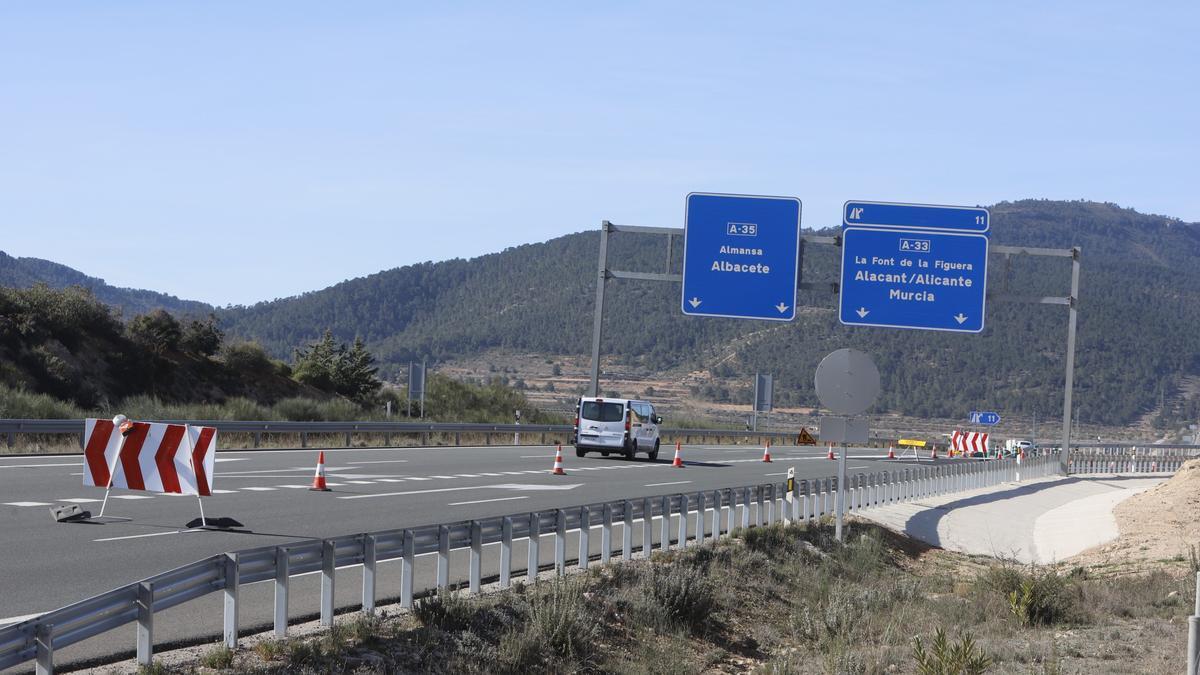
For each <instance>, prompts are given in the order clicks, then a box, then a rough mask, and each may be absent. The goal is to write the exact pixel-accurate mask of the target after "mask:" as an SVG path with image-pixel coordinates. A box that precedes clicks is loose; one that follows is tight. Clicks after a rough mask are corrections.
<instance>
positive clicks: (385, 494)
mask: <svg viewBox="0 0 1200 675" xmlns="http://www.w3.org/2000/svg"><path fill="white" fill-rule="evenodd" d="M478 489H479V488H478V487H476V486H473V485H470V486H461V487H451V488H433V489H430V490H408V491H406V492H380V493H377V494H370V495H349V496H346V497H338V499H372V498H375V497H403V496H405V495H427V494H431V493H434V492H458V491H461V490H478Z"/></svg>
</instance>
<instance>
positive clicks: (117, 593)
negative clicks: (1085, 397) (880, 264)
mask: <svg viewBox="0 0 1200 675" xmlns="http://www.w3.org/2000/svg"><path fill="white" fill-rule="evenodd" d="M1057 469H1058V457H1057V454H1055V453H1051V454H1046V455H1042V456H1040V457H1036V458H1029V459H1026V460H1024V461H1023V462H1021V463H1018V462H1017V461H1016V460H1012V459H1007V460H993V461H987V462H963V463H955V464H940V465H936V466H931V467H920V468H910V469H903V470H898V471H893V472H886V471H885V472H879V473H872V474H858V475H855V476H851V477H848V478H847V480H846V483H845V488H846V489H845V490H844V492H842V494H843V497H842V499H843V500H844V501H843V503H844V504H845V511H846V512H848V513H854V512H856V511H859V510H862V509H869V508H873V507H879V506H886V505H889V504H895V503H900V502H908V501H912V500H916V499H921V498H923V497H927V496H934V495H941V494H952V493H957V492H964V491H968V490H974V489H978V488H983V487H988V486H992V485H998V484H1000V483H1004V482H1011V481H1014V480H1019V479H1020V478H1027V479H1030V478H1039V477H1044V476H1048V475H1052V474H1054V473H1055V472H1056V471H1057ZM838 491H839V488H838V485H837V479H836V478H826V479H818V480H799V481H794V482H793V485H792V489H791V491H788V490H787V489H786V485H785V484H780V483H766V484H757V485H744V486H737V487H729V488H723V489H718V490H705V491H699V492H687V493H676V494H670V495H663V496H655V497H645V498H637V499H619V500H612V501H607V502H601V503H595V504H586V505H581V506H574V507H569V508H560V509H552V510H544V511H536V512H532V513H519V514H511V515H506V516H496V517H492V518H485V519H478V520H470V521H460V522H455V523H446V524H435V525H427V526H423V527H415V528H404V529H396V530H386V531H382V532H369V533H361V534H352V535H347V536H344V537H336V538H332V539H313V540H307V541H301V542H295V543H291V544H288V545H286V546H268V547H260V548H254V549H247V550H243V551H237V552H233V553H224V554H220V555H215V556H211V557H208V558H205V559H203V560H199V561H196V562H194V563H191V564H189V565H184V566H182V567H179V568H176V569H173V570H170V571H168V572H164V573H162V574H158V575H155V576H153V577H150V578H148V579H145V580H142V581H139V582H137V583H132V584H128V585H126V586H122V587H120V588H116V589H113V590H111V591H108V592H107V593H102V594H100V595H97V596H95V597H92V598H89V599H87V600H84V601H82V602H77V603H75V604H72V605H68V606H67V607H63V608H61V609H58V610H54V611H52V612H47V613H45V614H42V615H40V616H37V617H34V618H30V619H26V620H25V621H22V622H20V623H17V624H14V625H12V626H8V627H5V628H2V629H0V669H4V668H10V667H13V666H17V665H20V664H22V663H26V662H28V661H31V660H32V661H35V663H36V671H37V672H38V673H52V672H53V671H54V663H55V651H56V650H59V649H63V648H65V647H68V646H70V645H74V644H77V643H81V642H83V641H85V640H88V639H90V638H93V637H96V636H98V635H100V634H102V633H104V632H106V631H109V630H112V629H114V628H117V627H120V626H123V625H127V624H130V623H132V624H135V625H136V631H135V633H136V640H135V641H136V653H137V662H138V663H139V664H141V665H147V664H150V663H151V661H152V659H153V656H154V643H155V634H154V616H155V614H156V613H159V612H163V611H166V610H168V609H171V608H173V607H177V606H180V605H183V604H185V603H188V602H191V601H194V600H197V599H199V598H202V597H204V596H208V595H209V594H212V593H221V594H222V600H223V602H222V606H223V623H222V634H223V642H224V644H225V645H226V646H228V647H230V648H236V647H237V645H238V638H239V632H240V630H241V628H242V627H241V625H240V623H239V615H240V613H241V610H242V609H243V607H242V602H241V600H240V598H239V590H241V589H242V588H243V587H246V586H248V585H252V584H259V583H265V582H270V583H273V585H274V603H273V617H274V633H275V635H276V636H277V637H284V636H285V635H286V633H287V629H288V625H289V622H294V621H295V620H296V619H297V618H298V617H291V616H289V590H290V586H291V581H292V580H293V579H294V578H295V577H297V576H301V575H308V574H314V573H315V574H319V575H320V596H319V597H320V612H319V618H320V623H321V625H322V626H332V625H333V617H334V613H335V609H336V608H335V603H334V588H335V583H336V576H337V571H338V570H339V569H341V570H345V569H346V568H361V571H362V601H361V607H362V609H363V610H364V611H366V612H373V611H375V608H376V601H377V598H378V584H377V579H378V577H377V566H378V564H379V563H380V562H384V561H397V562H399V564H400V584H399V605H400V607H401V608H402V609H410V608H411V607H412V603H413V600H414V597H417V596H419V595H420V594H421V592H420V591H418V589H415V588H414V569H415V568H416V567H417V563H418V560H417V558H418V557H426V556H432V557H434V558H435V563H434V564H435V567H436V583H435V584H434V585H433V587H432V588H449V587H450V586H451V585H452V583H453V584H455V585H458V584H461V583H462V582H464V581H465V582H466V584H467V591H468V592H469V593H473V594H474V593H479V592H480V590H481V586H482V584H483V583H484V581H485V578H484V575H483V557H484V556H483V549H484V546H485V545H496V544H498V545H499V547H500V552H499V556H498V558H499V560H498V567H499V571H498V574H496V575H489V576H493V578H495V579H496V580H497V581H498V582H499V586H500V588H507V587H508V586H509V585H510V584H511V582H512V580H513V575H514V572H516V573H523V574H524V575H526V576H528V577H529V578H530V579H533V578H535V577H536V576H537V571H538V570H539V569H542V568H546V569H553V570H555V571H556V573H557V574H560V575H561V574H564V573H565V572H566V569H567V565H568V564H569V563H573V564H575V565H576V566H578V567H579V568H581V569H585V568H587V567H588V565H589V563H590V562H591V561H592V560H599V561H600V562H602V563H608V562H610V561H612V560H613V558H614V556H619V557H620V559H622V560H631V559H633V556H634V554H635V553H638V554H639V555H645V554H646V553H647V552H651V551H653V550H654V548H655V545H656V542H655V535H654V531H655V530H656V529H657V530H658V537H657V547H658V549H659V550H664V549H667V548H670V547H672V545H674V546H675V547H677V548H678V547H683V546H686V545H688V542H689V541H691V542H694V543H695V544H698V543H703V542H705V541H709V540H712V539H716V538H719V537H724V536H728V535H729V534H730V532H731V531H732V530H734V529H736V528H739V527H741V528H748V527H760V526H763V525H770V524H773V523H775V522H777V521H783V522H793V521H799V522H806V521H809V520H812V519H814V518H819V517H822V516H828V515H831V514H832V513H833V512H834V510H835V508H836V506H835V502H836V501H837V500H836V499H835V498H834V497H835V495H836V494H837V493H838ZM656 520H657V521H658V523H657V525H655V522H654V521H656ZM647 525H649V526H647ZM596 528H598V529H599V530H600V532H599V541H598V542H594V540H593V530H594V529H596ZM617 528H619V529H620V532H619V535H620V536H619V545H618V539H617V538H616V537H615V536H614V534H615V532H614V531H615V530H616V529H617ZM637 530H640V537H635V531H637ZM568 535H571V538H574V539H576V540H577V551H578V552H577V553H576V554H575V555H574V556H572V557H570V558H568ZM543 537H552V544H551V545H552V547H553V548H552V559H553V562H552V563H550V564H549V565H545V564H543V563H542V562H541V561H542V560H543V559H544V557H545V556H544V555H543V551H542V539H543ZM638 540H640V541H638ZM635 541H636V543H639V544H640V546H635ZM514 542H524V543H525V548H526V562H525V565H524V566H523V567H519V568H516V569H514V560H513V558H514V555H513V553H514V551H513V549H514ZM594 544H598V546H595V545H594ZM596 548H598V550H599V553H598V555H597V554H593V553H592V551H593V550H594V549H596ZM456 551H465V552H466V553H467V554H468V561H467V565H466V578H465V579H463V578H461V577H458V578H455V579H454V580H452V579H451V564H450V561H451V553H452V552H456ZM425 592H428V591H427V590H426V591H425Z"/></svg>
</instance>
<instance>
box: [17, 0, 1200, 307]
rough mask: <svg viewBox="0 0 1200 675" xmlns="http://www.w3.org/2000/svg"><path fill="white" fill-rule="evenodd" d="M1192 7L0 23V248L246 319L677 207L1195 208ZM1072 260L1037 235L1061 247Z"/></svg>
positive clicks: (42, 10)
mask: <svg viewBox="0 0 1200 675" xmlns="http://www.w3.org/2000/svg"><path fill="white" fill-rule="evenodd" d="M1198 28H1200V3H1196V2H1194V0H1192V1H1189V2H1141V3H1127V2H1121V3H1109V2H1079V3H1071V2H1057V3H1045V2H986V3H985V2H978V3H963V2H919V3H912V2H908V3H901V2H886V3H885V2H855V3H800V2H781V3H728V2H725V3H717V2H714V3H707V2H678V3H667V2H659V3H623V2H606V3H563V2H555V3H532V2H531V3H479V4H475V3H397V2H378V3H373V2H354V3H316V2H313V3H304V2H274V3H272V2H255V3H244V2H170V3H162V2H102V3H101V2H82V1H81V2H55V3H42V2H36V3H3V4H0V250H3V251H5V252H7V253H9V254H11V255H15V256H30V257H38V258H46V259H49V260H53V261H55V262H60V263H63V264H66V265H69V266H71V267H74V268H76V269H79V270H81V271H83V272H85V273H87V274H90V275H92V276H97V277H101V278H103V279H105V280H106V281H108V282H109V283H110V284H114V285H118V286H128V287H135V288H148V289H152V290H157V291H162V292H166V293H170V294H172V295H176V296H179V297H182V298H187V299H193V300H202V301H205V302H209V303H213V304H216V305H222V306H223V305H227V304H252V303H254V302H258V301H262V300H270V299H274V298H279V297H286V296H291V295H295V294H299V293H303V292H306V291H311V290H317V289H320V288H324V287H327V286H330V285H332V284H335V283H337V282H339V281H342V280H344V279H347V278H353V277H359V276H364V275H367V274H372V273H374V272H378V271H380V270H385V269H390V268H394V267H399V266H403V265H409V264H413V263H417V262H422V261H427V260H434V261H437V260H445V259H449V258H456V257H461V258H468V257H474V256H478V255H482V254H486V253H492V252H497V251H501V250H503V249H504V248H506V247H510V246H516V245H520V244H524V243H532V242H539V241H545V240H547V239H551V238H553V237H557V236H561V235H564V234H568V233H571V232H578V231H582V230H595V229H597V228H598V226H599V223H600V221H602V220H610V221H613V222H616V223H623V224H630V225H655V226H668V227H682V226H683V214H684V198H685V196H686V195H687V194H688V193H689V192H693V191H698V192H728V193H744V194H767V195H787V196H793V197H798V198H799V199H801V200H802V202H803V225H804V227H805V228H816V227H828V226H832V225H835V224H837V223H838V222H840V220H839V219H840V211H841V206H842V203H843V202H845V201H846V200H848V199H869V200H881V201H905V202H923V203H937V204H961V205H977V204H981V205H989V204H993V203H996V202H999V201H1005V200H1014V199H1022V198H1029V197H1034V198H1050V199H1091V200H1097V201H1109V202H1115V203H1118V204H1120V205H1122V206H1127V207H1132V208H1135V209H1137V210H1139V211H1143V212H1149V213H1160V214H1164V215H1169V216H1173V217H1178V218H1181V219H1183V220H1185V221H1200V189H1197V184H1198V181H1197V177H1198V175H1197V174H1198V171H1197V166H1198V163H1197V159H1198V158H1200V124H1198V123H1197V120H1200V86H1198V85H1200V69H1198V66H1200V40H1198V39H1197V37H1196V36H1197V35H1198V34H1200V31H1198ZM1069 243H1070V242H1064V245H1069Z"/></svg>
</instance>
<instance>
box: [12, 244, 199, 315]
mask: <svg viewBox="0 0 1200 675" xmlns="http://www.w3.org/2000/svg"><path fill="white" fill-rule="evenodd" d="M34 284H46V285H47V286H49V287H50V288H67V287H68V286H82V287H84V288H86V289H88V290H90V291H91V292H92V294H93V295H95V296H96V299H98V300H100V301H101V302H103V303H105V304H107V305H111V306H113V307H117V308H119V309H121V310H122V313H123V314H124V315H125V316H126V317H132V316H133V315H135V314H142V313H145V312H149V311H151V310H155V309H165V310H167V311H168V312H171V313H172V314H178V315H197V316H199V315H203V314H207V313H209V312H210V311H212V307H210V306H208V305H206V304H204V303H203V302H196V301H194V300H180V299H179V298H177V297H175V296H173V295H167V294H165V293H157V292H155V291H144V290H141V289H136V288H119V287H117V286H110V285H108V284H107V283H105V281H104V280H103V279H97V278H95V277H89V276H88V275H86V274H84V273H83V272H80V271H78V270H74V269H72V268H70V267H67V266H66V265H60V264H58V263H56V262H51V261H49V260H42V259H41V258H14V257H13V256H11V255H8V254H7V253H5V252H3V251H0V286H3V287H7V288H29V287H30V286H33V285H34Z"/></svg>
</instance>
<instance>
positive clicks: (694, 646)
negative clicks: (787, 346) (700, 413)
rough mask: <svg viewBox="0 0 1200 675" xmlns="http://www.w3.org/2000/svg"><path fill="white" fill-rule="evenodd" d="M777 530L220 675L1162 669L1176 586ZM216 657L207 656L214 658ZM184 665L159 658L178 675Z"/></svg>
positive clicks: (1178, 653)
mask: <svg viewBox="0 0 1200 675" xmlns="http://www.w3.org/2000/svg"><path fill="white" fill-rule="evenodd" d="M847 533H848V536H847V543H846V544H844V545H843V544H838V543H837V542H836V541H834V540H833V537H832V528H831V527H830V526H829V525H828V524H819V525H813V526H792V527H781V526H775V527H770V528H759V529H752V530H749V531H744V532H740V533H739V534H738V535H737V536H736V537H735V538H731V539H727V540H724V541H721V542H719V543H717V544H715V545H714V544H707V545H704V546H696V547H692V548H688V549H686V550H684V551H675V552H670V553H667V554H655V555H654V556H653V559H652V560H651V561H635V562H633V563H617V564H612V565H604V566H601V565H594V566H593V567H591V568H590V569H589V570H588V571H587V572H586V573H581V574H573V575H568V576H567V577H566V578H563V579H557V580H550V581H542V582H538V583H536V584H532V585H525V584H517V585H516V586H515V587H514V588H513V589H511V590H510V591H505V592H496V593H491V594H487V595H484V596H480V597H466V596H463V595H461V594H456V593H446V592H443V593H439V594H435V595H432V596H429V597H427V598H424V599H421V600H419V601H418V602H417V604H416V606H415V608H414V610H413V611H412V612H411V613H402V614H392V615H389V614H386V613H381V614H380V615H379V616H377V617H365V616H361V615H347V616H346V617H344V618H342V619H341V620H340V621H339V623H338V625H337V626H336V627H335V628H334V629H333V630H330V631H324V632H322V633H320V634H319V635H316V636H309V637H303V638H294V639H290V640H286V641H274V640H263V641H259V642H257V643H256V644H254V645H253V646H252V647H251V648H249V649H243V650H241V651H239V652H238V653H237V654H236V655H235V657H234V658H233V659H232V662H230V663H228V664H227V665H226V666H224V667H223V669H224V670H227V671H230V672H289V673H290V672H305V673H307V672H312V673H317V672H414V673H415V672H445V673H492V672H498V673H525V672H563V673H565V672H613V673H644V672H652V673H693V672H758V673H772V674H774V673H893V672H896V673H1067V672H1070V673H1075V672H1087V673H1089V675H1092V674H1101V673H1128V672H1139V673H1176V672H1179V671H1180V670H1182V669H1183V657H1184V651H1185V650H1184V648H1183V647H1184V641H1185V636H1186V620H1185V619H1184V617H1185V616H1186V615H1187V614H1189V613H1190V608H1191V606H1192V602H1193V600H1192V595H1191V593H1192V590H1191V583H1190V579H1185V578H1183V577H1178V576H1171V575H1169V574H1166V573H1163V572H1158V573H1152V574H1148V575H1141V576H1134V577H1123V578H1105V579H1099V578H1093V577H1092V576H1090V575H1089V574H1088V573H1087V572H1086V571H1084V570H1063V569H1053V568H1045V569H1034V568H1027V567H1022V566H1019V565H1015V564H1010V563H1005V562H1002V561H997V560H994V559H973V558H968V557H966V556H962V555H958V554H952V553H947V552H943V551H930V550H926V549H925V548H923V547H921V546H919V545H917V544H914V543H913V542H912V541H911V540H907V539H904V538H902V537H899V536H898V535H894V534H892V533H890V532H888V531H886V530H883V529H881V528H878V527H876V526H874V525H868V524H863V523H851V524H850V525H849V526H848V528H847ZM214 661H215V659H209V660H208V661H207V663H208V664H211V663H213V662H214ZM193 665H198V662H196V663H183V664H181V665H179V666H173V667H172V668H175V669H182V670H186V669H188V668H190V667H191V666H193Z"/></svg>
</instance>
